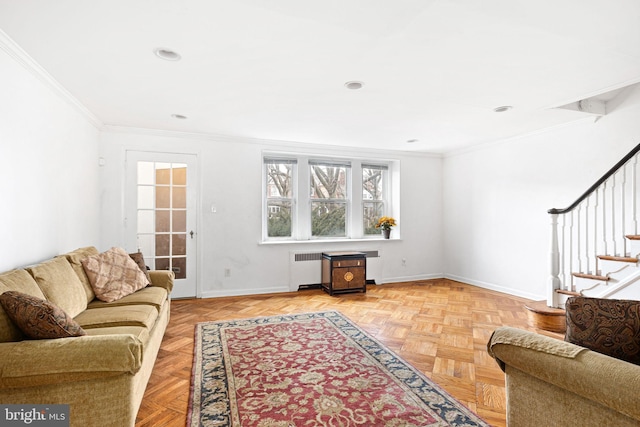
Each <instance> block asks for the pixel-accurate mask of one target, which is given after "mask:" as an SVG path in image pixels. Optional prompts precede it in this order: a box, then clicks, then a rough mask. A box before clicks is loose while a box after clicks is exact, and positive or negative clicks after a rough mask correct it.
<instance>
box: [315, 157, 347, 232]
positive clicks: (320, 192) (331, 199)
mask: <svg viewBox="0 0 640 427" xmlns="http://www.w3.org/2000/svg"><path fill="white" fill-rule="evenodd" d="M349 168H350V165H349V164H348V163H344V164H340V163H331V162H323V161H318V160H312V161H310V162H309V175H310V179H309V181H310V182H311V192H310V194H311V195H310V197H311V235H312V236H314V237H345V236H346V233H347V201H348V198H347V170H348V169H349Z"/></svg>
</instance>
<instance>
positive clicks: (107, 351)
mask: <svg viewBox="0 0 640 427" xmlns="http://www.w3.org/2000/svg"><path fill="white" fill-rule="evenodd" d="M143 350H144V348H143V345H142V342H141V341H140V340H139V339H138V338H136V337H134V336H133V335H127V334H120V335H98V336H90V335H86V336H82V337H74V338H60V339H48V340H25V341H18V342H5V343H0V388H13V387H33V386H40V385H44V384H54V383H60V382H72V381H80V380H88V379H93V378H100V377H108V376H114V375H122V374H131V375H133V374H135V373H136V372H138V371H139V370H140V367H141V366H142V355H143Z"/></svg>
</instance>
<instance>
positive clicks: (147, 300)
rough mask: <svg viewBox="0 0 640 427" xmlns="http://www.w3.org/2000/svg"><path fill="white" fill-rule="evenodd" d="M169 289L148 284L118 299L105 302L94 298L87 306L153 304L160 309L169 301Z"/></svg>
mask: <svg viewBox="0 0 640 427" xmlns="http://www.w3.org/2000/svg"><path fill="white" fill-rule="evenodd" d="M167 296H168V294H167V290H166V289H165V288H160V287H155V286H148V287H146V288H144V289H140V290H139V291H137V292H134V293H132V294H131V295H127V296H126V297H122V298H120V299H119V300H117V301H113V302H104V301H100V300H97V299H96V300H93V301H91V302H90V303H89V305H88V306H87V308H89V309H92V308H101V307H114V306H123V305H140V304H143V305H151V306H153V307H155V308H156V310H158V311H160V308H161V307H162V304H164V303H165V301H167Z"/></svg>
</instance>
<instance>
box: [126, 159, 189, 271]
mask: <svg viewBox="0 0 640 427" xmlns="http://www.w3.org/2000/svg"><path fill="white" fill-rule="evenodd" d="M137 170H138V191H137V195H138V201H137V206H138V215H137V219H138V233H137V234H138V240H137V241H138V248H139V249H140V251H141V252H142V253H143V254H144V256H145V262H146V263H147V265H148V266H149V268H153V269H157V270H171V271H173V272H174V273H175V274H176V278H177V279H186V277H187V270H186V265H187V259H186V255H187V239H188V238H189V236H188V234H187V231H188V230H187V210H186V207H187V188H186V183H187V167H186V165H185V164H183V163H176V164H172V163H156V162H142V161H141V162H138V168H137Z"/></svg>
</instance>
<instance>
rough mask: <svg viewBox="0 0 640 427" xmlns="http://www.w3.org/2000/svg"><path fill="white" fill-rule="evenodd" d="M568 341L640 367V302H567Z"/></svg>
mask: <svg viewBox="0 0 640 427" xmlns="http://www.w3.org/2000/svg"><path fill="white" fill-rule="evenodd" d="M566 312H567V331H566V334H565V341H568V342H571V343H574V344H577V345H579V346H581V347H586V348H588V349H590V350H593V351H597V352H598V353H602V354H606V355H608V356H611V357H615V358H617V359H622V360H626V361H627V362H631V363H635V364H636V365H640V301H633V300H615V299H600V298H587V297H571V298H569V299H568V300H567V305H566Z"/></svg>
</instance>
